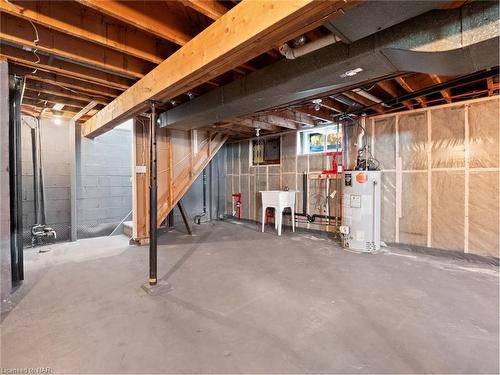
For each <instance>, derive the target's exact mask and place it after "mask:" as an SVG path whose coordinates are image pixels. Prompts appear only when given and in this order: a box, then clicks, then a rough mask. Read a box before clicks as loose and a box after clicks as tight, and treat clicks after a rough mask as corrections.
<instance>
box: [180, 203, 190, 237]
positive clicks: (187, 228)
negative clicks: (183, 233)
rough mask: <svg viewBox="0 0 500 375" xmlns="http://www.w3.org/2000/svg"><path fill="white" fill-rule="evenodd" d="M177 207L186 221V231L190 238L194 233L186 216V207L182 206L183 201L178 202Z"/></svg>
mask: <svg viewBox="0 0 500 375" xmlns="http://www.w3.org/2000/svg"><path fill="white" fill-rule="evenodd" d="M177 207H178V208H179V211H180V212H181V216H182V220H183V221H184V225H185V226H186V230H187V232H188V234H189V235H190V236H192V235H193V231H192V230H191V226H190V225H189V220H188V217H187V214H186V210H185V209H184V205H183V204H182V200H180V201H179V202H177Z"/></svg>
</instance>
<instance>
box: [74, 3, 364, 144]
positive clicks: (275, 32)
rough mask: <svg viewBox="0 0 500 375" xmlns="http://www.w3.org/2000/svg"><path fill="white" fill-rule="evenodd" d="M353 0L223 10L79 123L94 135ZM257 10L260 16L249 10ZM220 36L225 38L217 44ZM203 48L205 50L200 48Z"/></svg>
mask: <svg viewBox="0 0 500 375" xmlns="http://www.w3.org/2000/svg"><path fill="white" fill-rule="evenodd" d="M351 4H353V5H354V4H355V2H352V3H351V2H344V1H330V2H324V1H313V0H293V1H292V0H290V1H263V0H262V1H248V2H242V3H240V4H238V5H237V6H235V7H234V8H233V9H231V10H230V11H228V12H227V13H226V14H224V15H223V16H222V17H221V18H219V19H218V20H217V21H215V22H214V23H213V24H212V25H210V26H209V27H208V28H206V29H205V30H203V31H202V32H201V33H200V34H198V35H197V36H196V37H195V38H193V39H192V40H190V41H189V42H188V43H187V44H185V45H184V46H183V47H182V48H181V49H180V50H179V51H177V52H176V53H174V54H173V55H171V56H170V57H169V58H168V59H167V60H165V61H164V62H163V63H161V64H160V65H159V66H158V67H156V68H155V69H153V70H152V71H151V72H149V73H148V74H147V75H146V76H145V77H143V78H142V79H141V80H140V81H138V82H137V83H136V84H134V85H133V86H132V87H130V88H129V89H128V90H127V91H126V92H125V93H123V94H122V95H120V96H119V97H118V98H116V99H115V100H114V101H113V102H111V103H110V104H109V105H108V106H107V107H105V108H104V109H103V110H101V111H100V112H99V113H98V114H97V115H95V116H94V117H93V118H92V119H90V120H89V121H87V122H86V123H85V125H84V127H83V134H84V135H85V136H87V137H94V136H97V135H99V134H102V133H103V132H106V131H107V130H109V129H112V128H113V127H114V126H116V125H117V124H118V123H120V122H121V121H123V120H125V119H127V118H131V117H133V116H134V115H136V114H137V113H139V112H141V111H142V110H144V109H145V108H146V101H147V100H149V99H155V100H166V99H170V98H173V97H175V96H176V95H179V94H182V93H183V92H186V91H188V90H190V89H192V88H193V87H195V86H197V85H199V84H200V83H203V82H206V81H207V80H210V79H211V78H213V77H216V76H218V75H220V74H222V73H224V72H226V71H228V70H230V69H233V68H235V67H237V66H239V65H241V64H243V63H244V62H246V61H248V60H250V59H252V58H254V57H256V56H258V55H260V54H262V53H264V52H265V51H267V50H269V48H270V46H275V45H279V44H281V43H283V42H285V41H287V40H290V39H292V38H294V37H296V36H298V35H300V34H302V33H304V32H306V31H309V30H311V29H313V28H315V27H317V26H319V25H321V24H323V23H324V22H325V21H326V20H327V19H328V18H330V17H332V16H334V15H335V14H336V13H337V12H338V9H339V8H343V9H344V10H345V9H346V8H347V7H348V6H350V5H351ZM255 14H259V15H260V16H259V17H250V16H249V15H255ZM221 40H224V43H220V41H221ZM200 51H204V53H200Z"/></svg>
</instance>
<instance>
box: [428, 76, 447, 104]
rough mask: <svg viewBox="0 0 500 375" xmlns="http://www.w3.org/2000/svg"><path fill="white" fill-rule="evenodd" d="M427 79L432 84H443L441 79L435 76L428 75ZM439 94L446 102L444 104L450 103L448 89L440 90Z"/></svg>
mask: <svg viewBox="0 0 500 375" xmlns="http://www.w3.org/2000/svg"><path fill="white" fill-rule="evenodd" d="M429 77H431V79H432V82H434V83H436V84H439V83H443V79H442V78H441V77H440V76H438V75H437V74H430V75H429ZM440 93H441V95H442V96H443V98H444V99H445V100H446V103H451V93H450V90H448V89H447V90H441V91H440Z"/></svg>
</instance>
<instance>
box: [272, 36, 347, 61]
mask: <svg viewBox="0 0 500 375" xmlns="http://www.w3.org/2000/svg"><path fill="white" fill-rule="evenodd" d="M340 40H341V39H340V38H339V37H338V36H336V35H335V34H328V35H326V36H324V37H323V38H320V39H318V40H315V41H314V42H311V43H307V44H305V45H303V46H301V47H298V48H293V47H290V46H289V45H288V44H287V43H285V44H283V45H282V46H281V47H280V48H279V51H280V53H281V54H282V55H283V56H285V57H286V58H287V59H289V60H293V59H296V58H298V57H300V56H304V55H307V54H308V53H311V52H314V51H316V50H318V49H320V48H323V47H326V46H329V45H330V44H333V43H337V42H339V41H340Z"/></svg>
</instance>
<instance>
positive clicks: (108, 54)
mask: <svg viewBox="0 0 500 375" xmlns="http://www.w3.org/2000/svg"><path fill="white" fill-rule="evenodd" d="M0 21H1V22H0V24H1V31H0V39H1V40H3V41H7V42H9V43H13V44H17V45H20V46H23V47H29V48H31V49H33V50H35V49H37V50H38V51H44V52H46V53H49V54H52V55H56V56H59V57H62V58H65V59H68V60H71V61H74V62H76V63H80V64H86V65H90V66H93V67H96V68H98V69H101V70H104V71H108V72H110V73H112V74H118V75H121V76H124V77H128V78H133V79H136V78H142V77H144V75H145V74H146V73H147V72H148V71H150V70H151V69H152V68H153V67H154V66H153V65H151V64H150V63H147V62H144V61H142V60H139V59H136V58H134V57H130V56H126V55H124V54H122V53H120V52H116V51H114V50H109V49H106V48H104V47H101V46H97V45H93V46H92V45H89V44H88V43H87V42H85V41H84V40H81V39H78V38H75V37H72V36H69V35H66V34H63V33H60V32H58V31H54V30H50V29H47V28H45V27H43V26H38V27H37V35H38V41H36V40H35V36H34V30H33V27H32V26H31V25H30V23H29V22H28V21H24V20H21V19H19V18H16V17H13V16H10V15H8V14H3V13H2V14H1V16H0Z"/></svg>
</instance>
